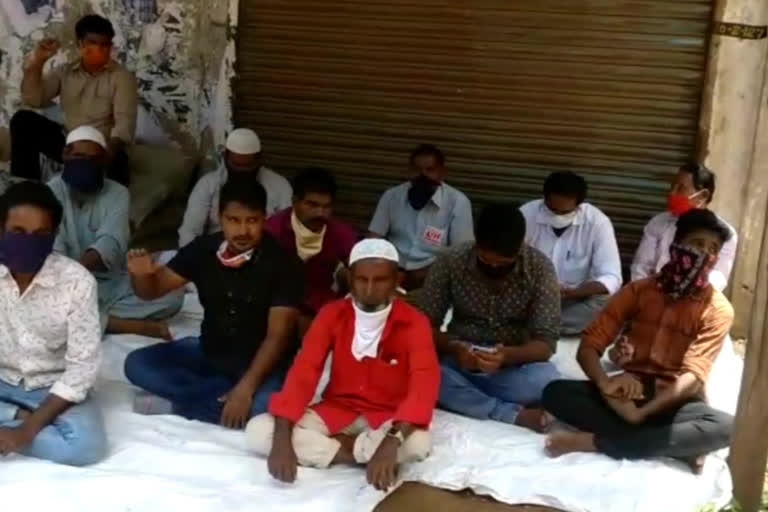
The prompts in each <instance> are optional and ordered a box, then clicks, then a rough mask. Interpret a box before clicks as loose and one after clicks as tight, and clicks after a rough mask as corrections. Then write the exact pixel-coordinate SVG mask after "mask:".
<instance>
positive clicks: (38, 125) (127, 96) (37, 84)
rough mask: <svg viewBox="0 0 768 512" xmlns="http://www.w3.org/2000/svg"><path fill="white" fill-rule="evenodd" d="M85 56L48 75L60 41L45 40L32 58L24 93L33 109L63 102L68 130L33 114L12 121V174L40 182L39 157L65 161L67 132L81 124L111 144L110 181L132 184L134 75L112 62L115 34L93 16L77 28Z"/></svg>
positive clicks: (22, 113)
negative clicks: (129, 162) (128, 149)
mask: <svg viewBox="0 0 768 512" xmlns="http://www.w3.org/2000/svg"><path fill="white" fill-rule="evenodd" d="M75 34H76V36H77V46H78V51H79V53H80V58H79V59H78V60H77V61H74V62H70V63H67V64H63V65H61V66H59V67H57V68H55V69H53V70H51V71H50V72H48V73H46V74H43V68H45V65H46V63H47V62H48V61H49V60H50V59H51V57H53V56H54V55H55V54H56V52H58V51H59V48H60V44H59V42H58V41H56V40H55V39H43V40H42V41H40V42H39V43H38V45H37V47H36V48H35V52H34V53H33V54H32V55H31V56H30V57H29V59H28V60H27V64H26V66H25V68H24V78H23V80H22V82H21V94H22V99H23V100H24V103H26V104H27V105H28V106H29V107H32V108H45V107H47V106H49V105H50V104H51V102H52V100H53V99H54V98H56V97H58V98H59V103H60V104H61V110H62V113H63V114H64V126H63V127H62V126H61V125H59V124H58V123H55V122H53V121H51V120H50V119H48V118H46V117H44V116H42V115H40V114H38V113H36V112H33V111H31V110H20V111H18V112H17V113H16V114H15V115H14V116H13V118H11V123H10V129H11V153H12V154H11V173H12V174H13V175H14V176H19V177H22V178H28V179H35V180H39V179H40V178H41V174H40V153H42V154H44V155H45V156H47V157H48V158H51V159H53V160H56V161H57V162H61V159H62V151H63V149H64V134H65V133H67V132H70V131H72V130H74V129H75V128H77V127H79V126H82V125H91V126H94V127H95V128H97V129H98V130H99V131H100V132H101V133H102V134H103V135H104V138H105V139H106V140H107V141H108V145H109V155H110V166H109V168H108V171H107V177H109V178H111V179H113V180H115V181H117V182H119V183H121V184H123V185H127V184H128V172H127V157H126V155H125V147H126V146H127V145H128V144H130V143H131V142H133V137H134V135H135V132H136V111H137V105H138V91H137V86H136V80H135V78H134V76H133V74H131V73H130V72H128V71H127V70H126V69H125V68H123V67H122V66H120V65H119V64H118V63H117V62H115V61H113V60H111V57H110V55H111V51H112V38H113V37H114V36H115V30H114V28H113V27H112V24H111V23H110V22H109V20H107V19H105V18H102V17H101V16H97V15H93V14H90V15H88V16H85V17H83V18H82V19H80V21H78V22H77V25H75Z"/></svg>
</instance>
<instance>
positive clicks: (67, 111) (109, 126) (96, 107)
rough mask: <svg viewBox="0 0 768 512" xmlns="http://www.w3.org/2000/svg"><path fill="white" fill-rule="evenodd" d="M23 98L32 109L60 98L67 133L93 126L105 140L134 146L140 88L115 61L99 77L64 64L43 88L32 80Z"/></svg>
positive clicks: (23, 93) (50, 74) (47, 76)
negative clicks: (84, 126)
mask: <svg viewBox="0 0 768 512" xmlns="http://www.w3.org/2000/svg"><path fill="white" fill-rule="evenodd" d="M24 85H25V87H22V90H21V94H22V99H23V100H24V103H26V104H27V105H29V106H31V107H35V108H41V107H45V106H46V105H47V104H49V103H50V102H51V100H53V99H54V98H55V97H57V96H59V97H60V99H59V101H60V103H61V110H62V112H63V113H64V126H65V128H66V129H67V131H68V132H69V131H72V130H74V129H75V128H77V127H79V126H83V125H90V126H93V127H94V128H96V129H98V130H99V131H100V132H101V133H103V134H104V137H105V138H106V139H107V140H109V139H110V138H113V137H115V138H118V139H120V140H122V141H124V142H126V143H131V142H133V138H134V137H135V135H136V113H137V109H138V101H139V100H138V94H139V93H138V87H137V85H136V78H135V77H134V76H133V73H131V72H129V71H128V70H126V69H125V68H124V67H122V66H121V65H120V64H118V63H117V62H115V61H110V62H109V64H107V66H106V68H104V69H103V70H102V71H100V72H98V73H94V74H91V73H88V72H87V71H85V70H84V69H83V68H82V66H81V64H80V61H79V60H78V61H77V62H74V63H69V64H63V65H61V66H59V67H57V68H55V69H53V70H52V71H51V72H49V73H47V74H46V75H45V76H44V77H43V80H42V85H41V86H40V87H38V86H36V85H34V84H32V83H31V82H30V81H29V80H27V81H25V82H24Z"/></svg>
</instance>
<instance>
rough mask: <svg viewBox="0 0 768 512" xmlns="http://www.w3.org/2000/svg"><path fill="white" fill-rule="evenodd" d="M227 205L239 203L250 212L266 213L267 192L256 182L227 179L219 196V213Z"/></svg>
mask: <svg viewBox="0 0 768 512" xmlns="http://www.w3.org/2000/svg"><path fill="white" fill-rule="evenodd" d="M229 203H240V204H242V205H243V206H247V207H248V208H250V209H251V210H255V211H259V212H262V213H265V214H266V213H267V191H266V190H264V187H263V186H262V185H261V183H259V182H258V181H256V180H254V179H250V176H249V177H243V178H234V179H232V178H229V179H228V180H227V182H226V183H225V184H224V186H222V187H221V192H220V194H219V212H223V211H224V208H226V207H227V205H228V204H229Z"/></svg>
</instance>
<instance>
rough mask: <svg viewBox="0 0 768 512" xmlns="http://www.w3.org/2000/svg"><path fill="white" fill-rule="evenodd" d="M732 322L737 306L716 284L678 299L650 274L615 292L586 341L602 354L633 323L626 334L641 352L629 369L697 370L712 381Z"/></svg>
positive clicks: (672, 374)
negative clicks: (625, 327)
mask: <svg viewBox="0 0 768 512" xmlns="http://www.w3.org/2000/svg"><path fill="white" fill-rule="evenodd" d="M732 323H733V307H731V304H730V302H728V299H726V298H725V296H724V295H723V294H722V293H720V292H719V291H717V290H715V289H714V288H713V287H712V286H708V287H707V288H706V289H705V290H702V291H701V292H700V293H698V294H696V295H695V296H692V297H687V298H684V299H680V300H672V299H671V298H670V297H667V296H666V295H665V294H664V293H663V292H662V291H661V290H660V289H659V288H658V287H657V286H656V280H655V279H654V278H646V279H642V280H640V281H636V282H633V283H630V284H628V285H627V286H625V287H624V288H622V289H621V290H620V291H619V292H618V293H617V294H616V295H614V296H613V298H612V299H611V300H610V302H609V303H608V304H607V305H606V306H605V309H603V311H602V312H601V313H600V314H599V315H598V316H597V318H596V319H595V321H594V322H593V323H592V325H590V326H589V327H588V328H587V330H586V331H584V335H583V337H582V340H581V343H582V344H583V345H585V346H587V347H592V348H594V349H595V350H597V351H598V353H599V354H600V355H602V354H603V352H604V351H605V349H606V348H608V346H609V345H611V344H612V343H613V342H614V341H615V340H616V337H617V336H618V335H619V334H620V333H621V331H622V329H623V328H624V326H625V324H629V328H628V330H627V333H626V336H627V341H628V342H629V343H631V344H632V345H633V346H634V348H635V354H634V358H633V360H632V361H631V362H630V363H628V364H626V365H625V366H624V368H625V369H626V370H627V371H629V372H633V373H639V374H644V375H650V376H653V377H661V378H670V379H673V378H676V377H678V376H680V375H682V374H683V373H686V372H691V373H693V374H694V375H695V376H696V377H697V378H698V379H699V380H700V381H701V382H704V383H706V381H707V377H708V375H709V372H710V370H711V369H712V364H713V363H714V361H715V358H716V357H717V354H718V353H719V352H720V349H721V348H722V346H723V340H724V339H725V336H726V335H727V334H728V331H729V330H730V328H731V324H732Z"/></svg>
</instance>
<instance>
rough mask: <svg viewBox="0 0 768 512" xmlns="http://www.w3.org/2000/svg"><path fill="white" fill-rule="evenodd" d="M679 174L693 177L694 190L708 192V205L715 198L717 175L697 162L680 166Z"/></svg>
mask: <svg viewBox="0 0 768 512" xmlns="http://www.w3.org/2000/svg"><path fill="white" fill-rule="evenodd" d="M679 172H686V173H688V174H690V175H691V179H692V180H693V188H695V189H696V191H697V192H698V191H699V190H708V191H709V197H708V198H707V203H709V202H710V201H712V198H713V197H715V173H713V172H712V171H711V170H710V169H708V168H707V167H705V166H704V165H702V164H700V163H697V162H686V163H684V164H683V165H681V166H680V169H679Z"/></svg>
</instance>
